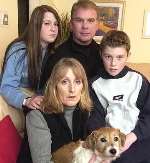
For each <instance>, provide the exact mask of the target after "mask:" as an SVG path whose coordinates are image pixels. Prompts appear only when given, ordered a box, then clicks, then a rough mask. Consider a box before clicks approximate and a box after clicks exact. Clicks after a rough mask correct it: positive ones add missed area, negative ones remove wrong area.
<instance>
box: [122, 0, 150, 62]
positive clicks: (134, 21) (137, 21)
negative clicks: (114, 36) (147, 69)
mask: <svg viewBox="0 0 150 163" xmlns="http://www.w3.org/2000/svg"><path fill="white" fill-rule="evenodd" d="M145 9H149V10H150V1H149V0H138V1H137V0H126V7H125V19H124V28H123V30H124V31H125V32H127V33H128V35H129V36H130V39H131V47H132V48H131V56H130V59H129V60H130V61H131V62H145V63H146V62H147V63H150V39H144V38H142V26H143V16H144V10H145Z"/></svg>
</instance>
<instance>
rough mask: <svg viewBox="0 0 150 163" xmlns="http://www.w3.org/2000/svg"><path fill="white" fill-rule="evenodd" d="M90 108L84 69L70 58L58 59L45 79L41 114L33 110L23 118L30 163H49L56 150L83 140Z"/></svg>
mask: <svg viewBox="0 0 150 163" xmlns="http://www.w3.org/2000/svg"><path fill="white" fill-rule="evenodd" d="M91 108H92V102H91V99H90V97H89V92H88V82H87V77H86V74H85V71H84V68H83V66H82V65H81V64H80V63H79V62H78V61H77V60H76V59H73V58H63V59H61V60H60V61H59V62H58V63H57V64H56V65H55V67H54V69H53V71H52V74H51V76H50V78H49V80H48V83H47V87H46V90H45V94H44V99H43V102H42V108H41V110H42V109H43V112H42V111H39V110H32V111H31V112H29V113H28V114H27V117H26V127H27V133H28V141H29V146H30V151H31V156H32V161H33V163H41V162H46V163H50V162H51V161H50V160H51V153H52V152H54V151H56V150H57V149H58V148H59V147H61V146H62V145H64V144H67V143H69V142H71V141H76V140H78V139H84V137H85V136H86V124H87V120H88V117H89V112H90V111H91Z"/></svg>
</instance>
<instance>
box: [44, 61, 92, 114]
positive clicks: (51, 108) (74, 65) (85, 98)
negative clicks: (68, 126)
mask: <svg viewBox="0 0 150 163" xmlns="http://www.w3.org/2000/svg"><path fill="white" fill-rule="evenodd" d="M68 69H71V70H72V71H73V73H74V75H75V76H76V78H77V79H81V80H82V83H83V89H82V92H81V98H80V101H79V104H78V105H79V107H80V108H81V109H82V110H85V111H90V110H91V108H92V101H91V99H90V96H89V90H88V81H87V77H86V73H85V70H84V68H83V66H82V65H81V64H80V63H79V61H77V60H76V59H73V58H63V59H61V60H60V61H59V62H58V63H57V64H56V65H55V66H54V68H53V71H52V73H51V76H50V78H49V80H48V82H47V86H46V89H45V93H44V100H43V102H42V108H43V110H44V111H45V112H48V113H60V112H63V109H64V107H63V104H62V102H61V100H60V99H59V95H58V94H59V92H58V91H57V85H58V83H59V81H60V80H61V79H62V78H63V77H64V76H65V74H66V73H67V70H68Z"/></svg>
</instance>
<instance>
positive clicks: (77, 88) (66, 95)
mask: <svg viewBox="0 0 150 163" xmlns="http://www.w3.org/2000/svg"><path fill="white" fill-rule="evenodd" d="M82 89H83V83H82V80H81V79H77V78H76V76H75V75H74V73H73V71H72V69H68V70H67V72H66V74H65V76H64V77H63V78H62V79H61V80H60V81H59V82H58V84H57V92H58V95H59V98H60V100H61V102H62V104H63V105H64V106H68V107H71V106H76V105H77V103H78V102H79V101H80V98H81V92H82Z"/></svg>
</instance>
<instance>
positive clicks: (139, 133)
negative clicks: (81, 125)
mask: <svg viewBox="0 0 150 163" xmlns="http://www.w3.org/2000/svg"><path fill="white" fill-rule="evenodd" d="M100 54H101V58H102V61H103V65H104V69H103V70H101V72H100V75H99V76H97V77H96V78H94V79H93V80H92V82H91V89H92V90H91V92H92V97H93V101H94V106H95V108H96V109H95V111H93V113H92V115H91V119H90V122H89V127H90V129H91V130H93V129H95V128H98V127H100V125H101V124H100V122H99V121H100V120H101V119H104V120H105V125H106V126H111V127H114V128H119V129H120V130H121V131H122V132H123V133H125V134H126V141H125V145H124V147H123V149H122V151H123V153H122V155H121V157H120V158H119V159H117V160H116V161H114V162H115V163H148V162H147V160H148V157H150V156H149V154H148V151H149V150H150V132H149V131H150V89H149V86H150V85H149V82H148V80H147V79H146V78H145V77H144V76H143V75H141V74H140V73H138V72H136V71H134V70H132V69H130V68H129V67H127V66H126V61H127V59H128V57H129V55H130V40H129V37H128V36H127V34H126V33H125V32H123V31H115V30H113V31H110V32H108V33H107V34H106V35H105V36H104V37H103V39H102V42H101V45H100ZM102 116H103V117H102Z"/></svg>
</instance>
